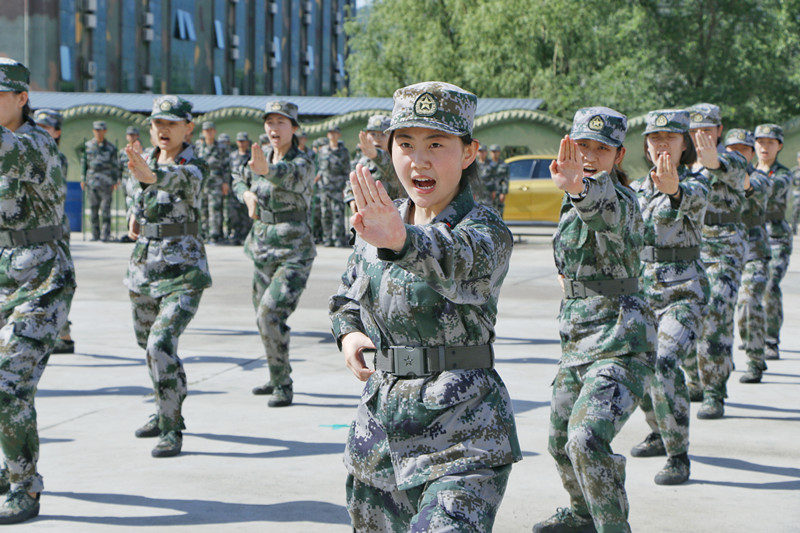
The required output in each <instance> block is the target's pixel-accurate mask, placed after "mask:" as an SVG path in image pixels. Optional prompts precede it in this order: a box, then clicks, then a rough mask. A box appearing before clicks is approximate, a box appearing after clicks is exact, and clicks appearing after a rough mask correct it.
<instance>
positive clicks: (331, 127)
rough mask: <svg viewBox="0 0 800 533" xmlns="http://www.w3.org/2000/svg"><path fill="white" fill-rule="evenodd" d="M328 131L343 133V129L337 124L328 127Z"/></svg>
mask: <svg viewBox="0 0 800 533" xmlns="http://www.w3.org/2000/svg"><path fill="white" fill-rule="evenodd" d="M328 131H329V132H330V131H335V132H336V133H342V130H341V128H339V126H338V125H337V124H333V125H331V126H328Z"/></svg>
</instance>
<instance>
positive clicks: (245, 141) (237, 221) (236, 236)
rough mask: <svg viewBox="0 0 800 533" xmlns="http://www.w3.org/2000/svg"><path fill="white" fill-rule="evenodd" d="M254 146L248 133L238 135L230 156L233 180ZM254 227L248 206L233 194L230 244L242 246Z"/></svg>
mask: <svg viewBox="0 0 800 533" xmlns="http://www.w3.org/2000/svg"><path fill="white" fill-rule="evenodd" d="M252 144H253V143H251V142H250V136H249V135H248V134H247V132H246V131H240V132H239V133H237V134H236V150H234V151H232V152H231V153H230V156H229V161H230V170H229V173H230V175H231V178H230V179H231V180H232V177H233V176H234V175H236V174H239V173H241V169H242V167H243V166H245V165H246V164H247V163H248V162H249V161H250V148H251V146H252ZM252 225H253V221H252V220H251V219H250V217H249V216H247V206H245V205H244V204H243V203H242V202H241V201H239V200H237V199H236V195H235V194H233V193H231V195H230V196H229V201H228V242H229V243H230V244H233V245H235V246H239V245H241V244H242V243H243V242H244V239H245V237H247V234H248V232H249V231H250V228H251V226H252Z"/></svg>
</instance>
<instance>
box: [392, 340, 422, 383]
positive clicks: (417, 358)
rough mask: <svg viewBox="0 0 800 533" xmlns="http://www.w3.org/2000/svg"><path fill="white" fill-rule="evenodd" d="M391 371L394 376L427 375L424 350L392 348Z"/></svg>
mask: <svg viewBox="0 0 800 533" xmlns="http://www.w3.org/2000/svg"><path fill="white" fill-rule="evenodd" d="M392 350H393V352H394V357H393V359H392V370H393V373H394V374H395V375H396V376H404V377H423V376H427V375H428V361H427V358H426V357H425V348H423V347H420V346H392Z"/></svg>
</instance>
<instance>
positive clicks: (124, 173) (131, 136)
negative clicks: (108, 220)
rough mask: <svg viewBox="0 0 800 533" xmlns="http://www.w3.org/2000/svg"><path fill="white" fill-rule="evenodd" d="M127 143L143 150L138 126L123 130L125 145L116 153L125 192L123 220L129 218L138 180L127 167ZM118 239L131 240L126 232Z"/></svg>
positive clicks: (140, 150)
mask: <svg viewBox="0 0 800 533" xmlns="http://www.w3.org/2000/svg"><path fill="white" fill-rule="evenodd" d="M129 144H132V145H134V146H135V147H136V150H137V151H138V152H140V153H141V152H144V148H143V147H142V142H141V140H139V128H137V127H136V126H128V127H127V129H126V130H125V146H123V147H122V148H120V149H119V154H118V160H119V172H120V176H121V183H122V187H123V190H124V192H125V220H129V219H130V215H131V213H130V210H131V206H132V205H133V196H134V194H136V189H137V188H138V187H139V182H138V181H136V178H134V177H133V176H132V175H131V172H130V169H128V161H129V159H128V154H127V152H126V151H125V147H127V146H128V145H129ZM120 240H121V241H122V242H131V239H130V237H129V236H128V235H127V234H125V235H124V236H123V237H122V238H121V239H120Z"/></svg>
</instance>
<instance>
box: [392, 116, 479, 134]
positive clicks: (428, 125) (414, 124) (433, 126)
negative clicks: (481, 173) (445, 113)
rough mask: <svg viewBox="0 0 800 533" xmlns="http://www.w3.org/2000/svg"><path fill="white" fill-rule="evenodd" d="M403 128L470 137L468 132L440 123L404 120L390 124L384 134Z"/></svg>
mask: <svg viewBox="0 0 800 533" xmlns="http://www.w3.org/2000/svg"><path fill="white" fill-rule="evenodd" d="M404 128H425V129H429V130H436V131H443V132H444V133H449V134H450V135H457V136H459V137H461V136H464V135H470V132H468V131H461V130H457V129H456V128H453V127H452V126H448V125H447V124H442V123H441V122H434V121H426V120H405V121H403V122H399V123H397V124H392V125H391V126H389V127H388V128H386V133H389V132H391V131H396V130H401V129H404Z"/></svg>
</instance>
